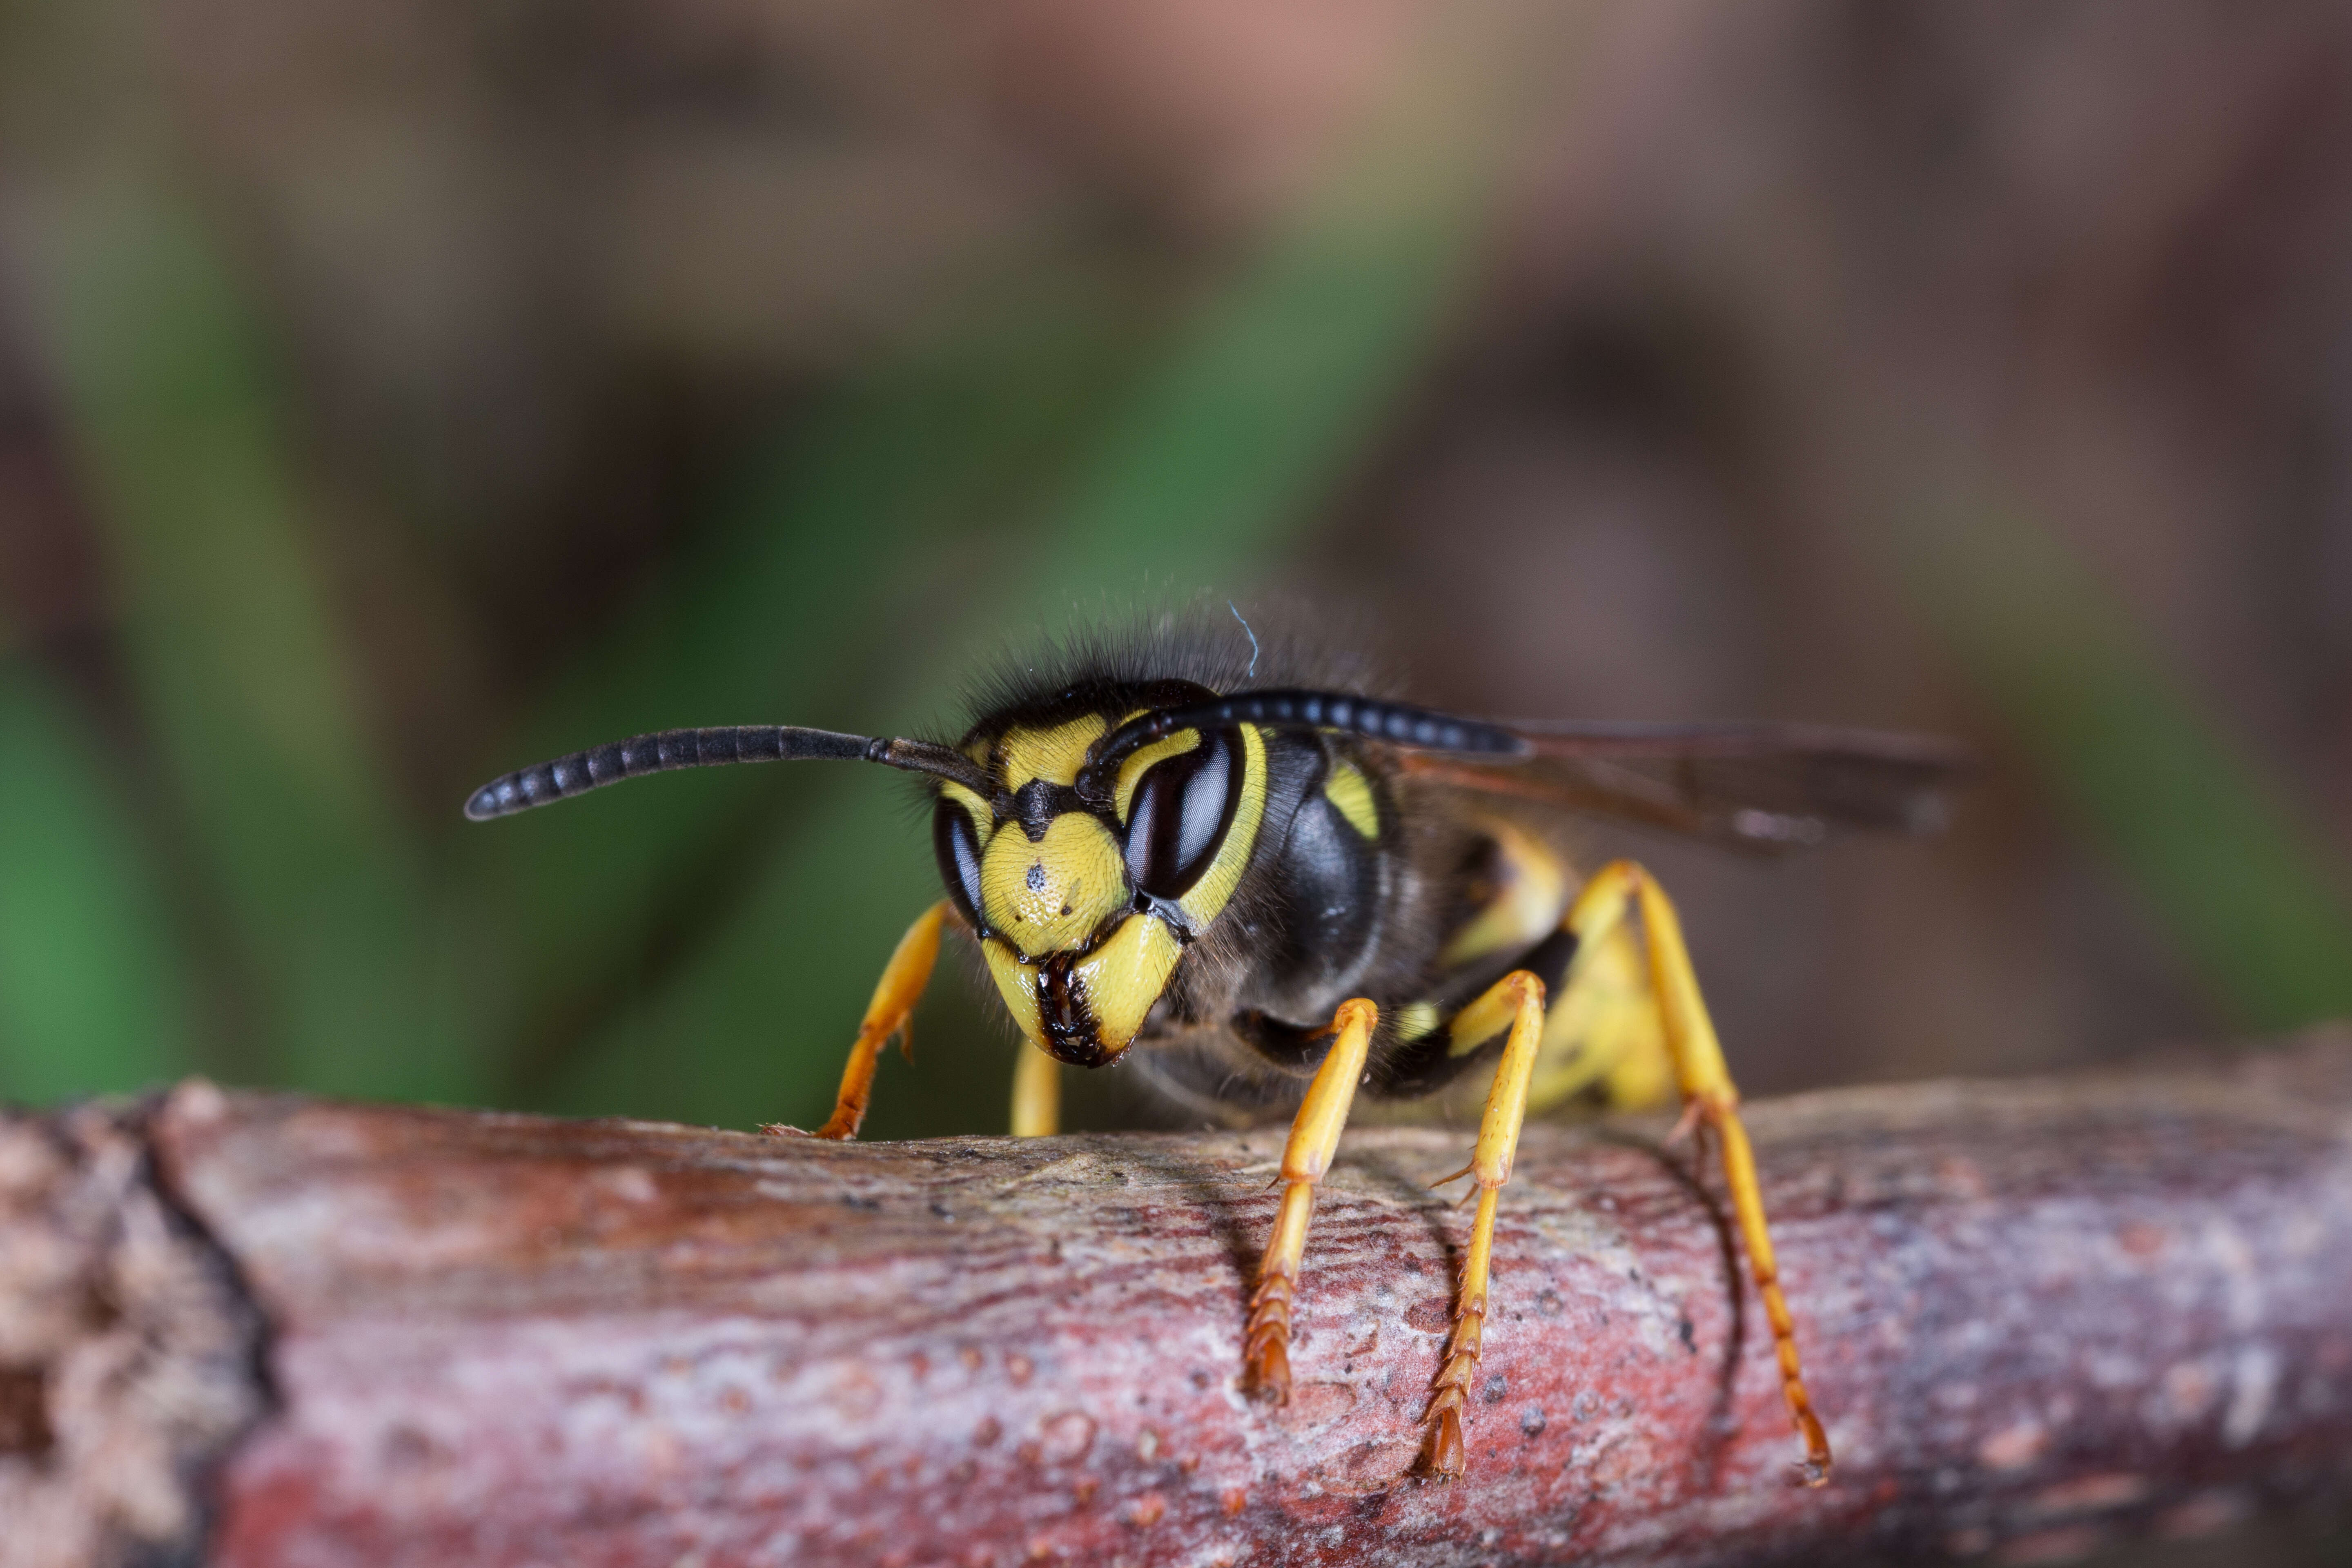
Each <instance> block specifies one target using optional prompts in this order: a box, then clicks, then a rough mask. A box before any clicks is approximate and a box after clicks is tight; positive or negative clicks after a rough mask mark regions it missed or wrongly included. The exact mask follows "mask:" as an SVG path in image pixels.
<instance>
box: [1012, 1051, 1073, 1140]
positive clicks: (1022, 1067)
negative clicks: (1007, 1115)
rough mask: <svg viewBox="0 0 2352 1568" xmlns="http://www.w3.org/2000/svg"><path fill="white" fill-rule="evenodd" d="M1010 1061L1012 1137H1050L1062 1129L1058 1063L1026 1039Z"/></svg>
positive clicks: (1060, 1076) (1059, 1064) (1060, 1081)
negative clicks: (1016, 1056)
mask: <svg viewBox="0 0 2352 1568" xmlns="http://www.w3.org/2000/svg"><path fill="white" fill-rule="evenodd" d="M1019 1048H1020V1051H1021V1055H1020V1056H1019V1057H1018V1058H1015V1059H1014V1061H1013V1136H1014V1137H1015V1138H1051V1137H1052V1136H1053V1135H1054V1134H1055V1133H1056V1132H1059V1131H1061V1130H1062V1064H1061V1063H1059V1062H1057V1061H1055V1059H1054V1058H1051V1057H1049V1056H1047V1055H1046V1054H1045V1052H1044V1051H1041V1050H1039V1049H1038V1048H1037V1047H1036V1046H1035V1045H1034V1044H1033V1043H1032V1042H1030V1041H1028V1040H1025V1039H1024V1040H1023V1041H1022V1042H1021V1045H1020V1047H1019Z"/></svg>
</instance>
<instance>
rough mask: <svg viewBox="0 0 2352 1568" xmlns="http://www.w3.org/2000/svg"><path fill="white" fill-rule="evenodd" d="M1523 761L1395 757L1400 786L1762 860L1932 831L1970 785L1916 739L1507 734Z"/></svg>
mask: <svg viewBox="0 0 2352 1568" xmlns="http://www.w3.org/2000/svg"><path fill="white" fill-rule="evenodd" d="M1503 727H1505V728H1507V729H1508V730H1510V731H1511V732H1512V733H1514V734H1516V735H1517V736H1518V737H1520V738H1521V739H1522V740H1524V741H1525V742H1527V743H1528V746H1529V747H1530V748H1531V751H1530V754H1528V756H1526V757H1524V758H1523V759H1521V760H1517V761H1508V762H1503V761H1497V762H1492V763H1490V762H1486V761H1484V760H1474V759H1465V758H1463V757H1460V756H1456V755H1449V754H1443V753H1433V752H1412V751H1400V752H1399V753H1398V755H1397V765H1398V767H1399V769H1400V770H1401V771H1402V772H1403V773H1406V774H1408V775H1410V776H1412V777H1415V778H1421V779H1427V780H1430V781H1433V782H1435V783H1439V784H1448V785H1452V786H1454V787H1455V788H1458V789H1463V790H1468V791H1473V792H1476V793H1480V794H1486V795H1501V796H1507V797H1510V798H1513V799H1518V800H1528V801H1535V802H1538V803H1541V804H1545V805H1553V806H1557V807H1559V808H1560V809H1561V810H1565V811H1572V812H1578V813H1581V814H1585V815H1588V816H1605V817H1612V818H1615V819H1617V820H1619V821H1623V822H1631V823H1634V824H1637V825H1639V826H1644V827H1655V828H1663V829H1664V830H1666V831H1668V832H1673V833H1680V834H1687V835H1691V836H1694V837H1700V838H1705V839H1709V840H1712V841H1714V842H1717V843H1721V844H1727V845H1730V846H1733V847H1738V848H1744V849H1750V850H1757V851H1761V852H1765V853H1773V852H1778V851H1781V850H1787V849H1794V848H1801V847H1805V846H1808V845H1812V844H1819V843H1821V842H1822V841H1823V840H1825V839H1827V838H1829V837H1832V836H1833V835H1834V834H1836V833H1838V832H1840V831H1842V830H1848V829H1854V830H1862V831H1869V832H1881V833H1904V834H1924V833H1933V832H1936V831H1937V830H1939V829H1940V828H1941V827H1942V826H1944V823H1945V820H1946V817H1947V816H1948V796H1949V795H1950V793H1951V791H1952V789H1953V788H1954V786H1956V785H1957V784H1960V783H1962V782H1964V781H1965V780H1966V778H1967V777H1968V775H1969V773H1972V772H1973V771H1974V768H1975V762H1974V759H1973V758H1972V757H1971V756H1970V754H1969V752H1967V751H1966V750H1965V749H1964V748H1962V747H1959V746H1958V745H1955V744H1953V743H1952V742H1947V741H1940V740H1936V739H1933V738H1931V737H1927V736H1920V735H1894V734H1883V733H1879V732H1877V731H1867V730H1838V729H1829V728H1823V727H1821V726H1816V725H1802V724H1578V723H1547V722H1542V721H1535V722H1524V723H1523V722H1518V721H1507V722H1506V723H1505V725H1504V726H1503Z"/></svg>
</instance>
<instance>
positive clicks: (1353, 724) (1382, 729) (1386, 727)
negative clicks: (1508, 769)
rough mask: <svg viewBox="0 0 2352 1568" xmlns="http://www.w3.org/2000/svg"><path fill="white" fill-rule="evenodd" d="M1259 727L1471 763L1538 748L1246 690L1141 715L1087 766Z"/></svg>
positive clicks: (1459, 723) (1365, 703)
mask: <svg viewBox="0 0 2352 1568" xmlns="http://www.w3.org/2000/svg"><path fill="white" fill-rule="evenodd" d="M1212 724H1216V725H1223V724H1256V725H1260V726H1263V727H1265V728H1266V729H1273V730H1345V731H1349V732H1351V733H1354V734H1358V735H1362V736H1365V737H1367V738H1369V739H1371V740H1375V741H1386V742H1389V743H1390V744H1391V745H1394V746H1404V747H1408V748H1410V749H1412V750H1414V751H1423V752H1461V753H1464V754H1466V755H1471V756H1484V757H1524V756H1529V755H1532V754H1533V752H1534V750H1535V748H1534V747H1533V746H1532V745H1531V744H1529V743H1528V742H1527V741H1526V740H1524V739H1523V738H1521V737H1520V736H1519V735H1518V734H1517V733H1516V732H1514V731H1510V730H1507V729H1505V728H1504V727H1503V726H1501V725H1500V724H1488V723H1484V722H1482V721H1478V720H1476V719H1463V718H1458V717H1456V716H1455V715H1454V714H1451V713H1438V712H1434V711H1433V710H1429V709H1427V708H1412V707H1407V706H1406V705H1405V704H1403V703H1402V702H1382V701H1380V700H1376V699H1373V698H1369V697H1356V696H1352V695H1349V694H1348V693H1346V692H1339V691H1303V690H1283V691H1244V692H1240V693H1238V694H1236V695H1234V696H1232V697H1218V698H1213V699H1211V700H1208V701H1205V702H1194V703H1189V704H1187V705H1185V706H1184V707H1181V708H1163V709H1161V710H1159V711H1158V712H1156V713H1144V714H1139V715H1138V716H1137V717H1136V718H1134V719H1132V720H1130V721H1128V722H1127V723H1125V724H1122V725H1120V726H1119V727H1118V729H1117V730H1115V731H1112V732H1111V733H1110V734H1109V735H1108V736H1106V737H1104V739H1103V740H1102V741H1101V742H1100V743H1099V744H1097V747H1096V748H1095V753H1094V760H1093V762H1092V763H1090V764H1089V765H1090V766H1091V767H1094V768H1097V769H1103V768H1114V767H1117V766H1118V764H1119V763H1122V762H1124V761H1126V760H1127V759H1128V758H1129V757H1130V756H1133V755H1134V754H1135V753H1136V752H1139V751H1141V750H1142V749H1143V748H1144V747H1146V746H1148V745H1150V744H1151V743H1152V742H1154V741H1161V740H1165V739H1167V738H1168V737H1169V736H1171V735H1172V734H1175V733H1176V732H1177V731H1180V730H1196V729H1199V728H1202V726H1204V725H1212Z"/></svg>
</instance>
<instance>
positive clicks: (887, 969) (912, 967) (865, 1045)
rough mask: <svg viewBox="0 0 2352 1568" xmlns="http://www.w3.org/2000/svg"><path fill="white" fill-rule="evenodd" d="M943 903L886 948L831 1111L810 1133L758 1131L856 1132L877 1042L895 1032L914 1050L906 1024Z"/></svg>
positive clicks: (926, 977)
mask: <svg viewBox="0 0 2352 1568" xmlns="http://www.w3.org/2000/svg"><path fill="white" fill-rule="evenodd" d="M947 912H948V906H947V904H946V903H945V902H944V901H942V902H940V903H936V904H933V905H932V906H931V907H930V908H929V909H928V910H924V911H923V912H922V913H921V914H919V915H918V916H917V917H916V918H915V923H914V924H913V925H910V926H908V928H907V934H906V935H905V936H902V937H900V938H899V939H898V948H897V950H896V951H895V952H892V953H891V954H890V962H889V963H887V964H885V965H883V967H882V978H881V980H880V982H879V983H877V984H876V985H875V987H874V1000H872V1001H871V1002H868V1003H867V1004H866V1019H865V1022H863V1023H861V1024H859V1025H858V1026H857V1043H856V1045H853V1046H851V1047H849V1065H848V1066H847V1067H845V1068H843V1069H842V1073H841V1093H840V1095H839V1096H838V1097H837V1098H835V1100H834V1102H833V1114H832V1115H831V1116H829V1117H827V1118H826V1119H825V1123H824V1126H822V1127H820V1128H818V1129H817V1130H816V1131H814V1133H803V1132H801V1130H800V1129H799V1128H797V1127H782V1126H774V1125H771V1126H768V1127H765V1128H762V1129H761V1131H767V1132H776V1133H782V1134H785V1135H788V1136H790V1135H798V1136H802V1137H816V1138H855V1137H856V1136H857V1124H858V1123H859V1122H861V1121H865V1120H866V1106H867V1105H868V1104H869V1103H871V1102H872V1100H873V1099H874V1068H875V1067H876V1066H877V1063H878V1062H879V1060H880V1058H881V1056H882V1047H885V1046H887V1045H888V1044H889V1043H890V1037H891V1036H893V1035H897V1036H899V1037H901V1040H902V1043H904V1044H905V1045H906V1046H907V1047H908V1055H909V1056H911V1055H912V1054H913V1049H914V1047H913V1040H914V1036H913V1032H912V1030H911V1028H910V1027H909V1023H910V1020H911V1019H912V1018H913V1016H914V1013H915V1004H916V1003H918V1002H919V1001H921V1000H922V999H923V987H924V986H926V985H928V984H930V979H931V965H932V964H933V963H936V962H937V961H938V959H939V956H940V921H941V920H943V919H945V918H946V916H947Z"/></svg>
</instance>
